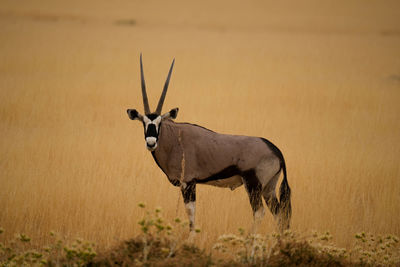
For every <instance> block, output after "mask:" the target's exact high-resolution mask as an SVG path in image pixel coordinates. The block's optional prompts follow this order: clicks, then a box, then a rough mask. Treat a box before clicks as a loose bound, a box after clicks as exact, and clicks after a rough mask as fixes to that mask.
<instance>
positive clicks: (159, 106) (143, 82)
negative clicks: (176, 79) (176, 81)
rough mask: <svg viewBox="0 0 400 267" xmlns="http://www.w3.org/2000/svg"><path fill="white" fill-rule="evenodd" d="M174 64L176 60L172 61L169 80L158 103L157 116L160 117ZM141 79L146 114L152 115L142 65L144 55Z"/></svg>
mask: <svg viewBox="0 0 400 267" xmlns="http://www.w3.org/2000/svg"><path fill="white" fill-rule="evenodd" d="M174 63H175V59H174V60H173V61H172V64H171V68H170V69H169V72H168V76H167V80H166V81H165V84H164V89H163V91H162V93H161V97H160V100H159V101H158V105H157V109H156V112H155V113H156V114H158V115H160V114H161V110H162V106H163V104H164V100H165V96H166V95H167V90H168V85H169V79H170V78H171V73H172V69H173V68H174ZM140 78H141V83H142V95H143V105H144V113H145V114H150V113H151V111H150V106H149V100H148V99H147V93H146V83H145V81H144V74H143V63H142V54H140Z"/></svg>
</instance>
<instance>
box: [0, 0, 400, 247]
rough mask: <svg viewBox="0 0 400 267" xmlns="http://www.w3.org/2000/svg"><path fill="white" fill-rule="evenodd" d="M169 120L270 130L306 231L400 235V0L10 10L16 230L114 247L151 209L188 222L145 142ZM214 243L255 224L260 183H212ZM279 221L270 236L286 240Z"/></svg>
mask: <svg viewBox="0 0 400 267" xmlns="http://www.w3.org/2000/svg"><path fill="white" fill-rule="evenodd" d="M141 52H142V53H143V59H144V71H145V77H146V83H147V87H148V89H147V91H148V95H149V100H150V106H151V108H152V109H154V108H155V105H156V103H157V101H158V98H159V96H160V94H161V89H162V86H163V83H164V81H165V78H166V75H167V72H168V68H169V66H170V64H171V61H172V59H173V58H175V59H176V64H175V68H174V72H173V75H172V79H171V83H170V87H169V91H168V95H167V97H166V101H165V103H164V110H169V109H170V108H174V107H179V108H180V112H179V115H178V118H177V121H180V122H191V123H195V124H199V125H202V126H204V127H206V128H209V129H212V130H214V131H217V132H221V133H229V134H240V135H252V136H262V137H264V138H267V139H269V140H270V141H272V142H273V143H274V144H276V145H277V146H278V147H279V148H280V149H281V150H282V152H283V154H284V156H285V158H286V164H287V168H288V180H289V184H290V186H291V187H292V192H293V194H292V196H293V198H292V205H293V221H292V229H293V230H295V231H298V232H301V233H307V232H309V231H312V230H317V231H330V232H331V233H332V234H333V236H334V237H335V240H334V241H335V242H336V243H337V244H339V245H341V246H346V247H348V246H350V245H351V243H350V242H351V240H352V239H353V235H354V233H356V232H360V231H366V232H371V233H374V234H384V233H392V234H397V235H399V234H400V221H399V220H400V219H399V216H398V214H400V170H399V158H400V143H399V141H400V137H399V136H400V2H399V1H386V0H385V1H370V0H368V1H365V0H350V1H313V0H306V1H261V0H250V1H242V0H240V1H239V0H231V1H208V0H206V1H167V2H166V1H130V0H118V1H106V0H99V1H75V0H73V1H50V0H43V1H39V2H38V1H11V0H3V1H2V2H1V5H0V187H1V189H0V209H1V212H0V227H2V228H4V229H5V233H4V234H3V235H2V238H3V239H9V238H12V237H13V236H14V233H26V234H28V235H29V236H31V237H32V238H33V239H34V240H36V241H35V242H38V243H39V244H45V243H46V242H47V241H48V239H49V238H50V236H49V232H50V231H55V232H58V233H60V234H61V235H63V236H66V237H67V238H68V237H71V238H74V237H82V238H85V239H88V240H91V241H94V242H96V243H97V244H98V245H99V246H101V247H108V246H110V245H112V244H113V243H114V242H116V241H118V240H122V239H126V238H129V237H132V236H133V235H135V234H137V233H139V228H138V224H137V222H138V220H139V219H140V218H141V216H142V215H143V211H141V210H139V208H138V207H137V204H138V203H139V202H144V203H146V204H147V205H148V206H149V207H156V206H161V207H162V208H163V211H164V215H165V217H167V219H171V220H172V219H173V218H175V217H177V216H178V217H182V218H185V212H184V205H183V204H182V203H180V202H182V199H181V198H179V189H178V188H175V187H173V186H172V185H171V184H169V182H168V181H167V179H166V177H165V175H164V174H163V173H162V171H161V170H160V169H159V168H158V167H157V166H156V164H155V163H154V161H153V158H152V156H151V154H150V153H149V152H148V151H147V150H146V149H145V142H144V138H143V129H142V125H141V124H140V123H137V122H132V121H130V120H129V119H128V116H127V114H126V109H127V108H136V109H138V110H140V111H143V103H142V96H141V92H140V71H139V54H140V53H141ZM197 199H198V201H197V203H198V204H197V207H198V209H197V226H198V227H199V228H200V229H201V230H202V232H201V233H200V234H199V235H198V237H197V240H196V242H197V243H198V244H199V245H200V246H201V247H204V248H208V247H210V245H211V244H213V242H214V241H215V240H216V238H217V237H218V236H219V235H221V234H223V233H234V232H237V229H238V228H239V227H243V228H245V229H249V228H250V227H251V223H252V212H251V208H250V204H249V201H248V198H247V195H246V193H245V190H244V188H243V187H241V188H238V189H236V190H235V191H233V192H231V191H230V190H229V189H221V188H214V187H210V186H199V187H198V197H197ZM275 227H276V226H275V222H274V220H273V217H272V216H271V214H270V213H269V212H267V213H266V216H265V218H264V220H263V222H262V226H261V229H260V231H261V233H270V232H272V231H276V228H275Z"/></svg>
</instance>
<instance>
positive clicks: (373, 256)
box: [351, 232, 400, 266]
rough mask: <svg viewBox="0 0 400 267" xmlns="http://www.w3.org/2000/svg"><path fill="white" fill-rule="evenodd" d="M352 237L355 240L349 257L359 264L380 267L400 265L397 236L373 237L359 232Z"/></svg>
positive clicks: (399, 245)
mask: <svg viewBox="0 0 400 267" xmlns="http://www.w3.org/2000/svg"><path fill="white" fill-rule="evenodd" d="M354 237H355V239H356V240H355V244H354V246H353V247H354V249H353V250H352V252H351V256H352V258H355V260H359V261H360V263H361V264H371V265H382V266H383V265H386V266H387V265H393V266H395V265H398V264H400V243H399V238H398V237H397V236H394V235H386V236H381V235H378V236H375V235H373V234H366V233H365V232H361V233H357V234H355V236H354Z"/></svg>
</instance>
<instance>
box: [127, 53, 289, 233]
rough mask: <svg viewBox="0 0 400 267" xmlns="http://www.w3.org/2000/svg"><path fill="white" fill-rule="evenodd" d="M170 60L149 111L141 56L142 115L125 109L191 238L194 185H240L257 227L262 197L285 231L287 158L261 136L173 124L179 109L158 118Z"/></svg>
mask: <svg viewBox="0 0 400 267" xmlns="http://www.w3.org/2000/svg"><path fill="white" fill-rule="evenodd" d="M174 62H175V59H174V61H172V65H171V68H170V70H169V73H168V76H167V80H166V82H165V85H164V89H163V91H162V94H161V97H160V100H159V102H158V105H157V109H156V111H155V112H151V111H150V107H149V102H148V99H147V93H146V84H145V80H144V74H143V63H142V55H140V74H141V85H142V96H143V104H144V115H142V114H140V113H139V112H138V111H137V110H135V109H128V110H127V112H128V115H129V118H130V119H131V120H139V121H141V122H142V123H143V128H144V136H145V140H146V147H147V149H148V150H149V151H151V154H152V156H153V158H154V160H155V162H156V163H157V165H158V167H160V169H161V170H162V171H163V172H164V173H165V174H166V175H167V178H168V180H169V181H170V182H171V184H173V185H174V186H180V189H181V192H182V196H183V200H184V203H185V209H186V212H187V214H188V217H189V225H190V231H191V234H192V233H193V231H194V229H195V209H196V185H197V184H209V185H214V186H219V187H228V188H230V189H231V190H234V189H235V188H237V187H239V186H241V185H242V184H244V186H245V188H246V191H247V193H248V196H249V199H250V205H251V208H252V210H253V216H254V222H255V225H256V224H258V222H259V221H260V220H261V218H262V217H263V216H264V206H263V203H262V197H263V198H264V200H265V203H266V204H267V206H268V208H269V209H270V211H271V213H272V214H273V215H274V217H275V219H276V220H277V223H278V227H279V229H280V230H281V231H282V230H285V229H288V228H289V224H290V217H291V202H290V187H289V184H288V181H287V176H286V165H285V160H284V158H283V155H282V152H281V151H280V150H279V149H278V148H277V147H276V146H275V145H274V144H272V143H271V142H270V141H268V140H266V139H264V138H260V137H250V136H240V135H229V134H220V133H216V132H213V131H211V130H208V129H206V128H204V127H202V126H199V125H196V124H191V123H177V122H174V121H173V119H175V118H176V116H177V114H178V108H174V109H171V110H170V111H169V112H167V113H164V114H162V115H161V110H162V106H163V103H164V99H165V95H166V93H167V89H168V84H169V81H170V78H171V72H172V69H173V67H174ZM281 172H283V180H282V183H281V185H280V190H279V194H280V196H279V201H278V199H277V197H276V194H275V186H276V184H277V181H278V178H279V176H280V174H281Z"/></svg>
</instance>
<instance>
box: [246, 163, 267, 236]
mask: <svg viewBox="0 0 400 267" xmlns="http://www.w3.org/2000/svg"><path fill="white" fill-rule="evenodd" d="M243 182H244V185H245V188H246V191H247V194H248V196H249V200H250V205H251V209H252V210H253V217H254V224H253V229H252V232H253V233H256V231H257V228H258V225H259V223H260V221H261V219H262V218H263V217H264V213H265V212H264V206H263V203H262V197H261V193H262V185H261V183H260V181H259V180H258V179H257V176H256V174H255V172H254V171H248V172H245V173H243Z"/></svg>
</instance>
